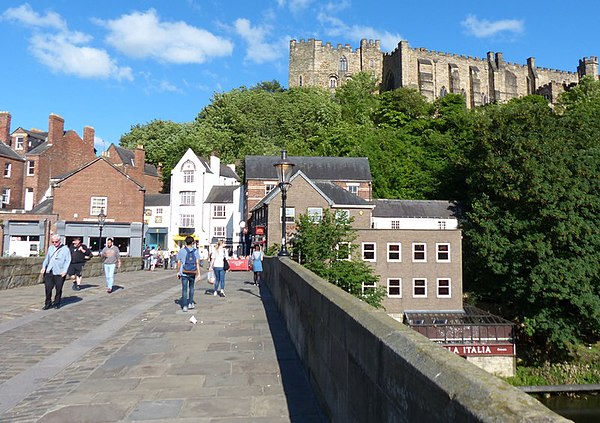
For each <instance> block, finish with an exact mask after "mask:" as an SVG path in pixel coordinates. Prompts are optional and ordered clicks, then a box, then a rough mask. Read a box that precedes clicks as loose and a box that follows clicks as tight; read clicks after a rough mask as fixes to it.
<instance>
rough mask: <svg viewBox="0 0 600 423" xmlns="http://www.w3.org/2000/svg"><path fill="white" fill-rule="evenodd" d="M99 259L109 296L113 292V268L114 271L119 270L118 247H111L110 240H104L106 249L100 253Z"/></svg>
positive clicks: (111, 241)
mask: <svg viewBox="0 0 600 423" xmlns="http://www.w3.org/2000/svg"><path fill="white" fill-rule="evenodd" d="M100 257H101V258H102V264H103V267H104V276H105V277H106V292H108V293H109V294H110V293H111V292H112V290H113V289H112V288H113V283H114V281H115V267H116V269H120V268H121V254H120V251H119V247H117V246H116V245H113V239H112V238H108V239H107V240H106V247H104V248H103V249H102V251H101V252H100Z"/></svg>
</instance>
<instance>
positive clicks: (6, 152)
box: [0, 142, 25, 161]
mask: <svg viewBox="0 0 600 423" xmlns="http://www.w3.org/2000/svg"><path fill="white" fill-rule="evenodd" d="M0 156H2V157H8V158H9V159H15V160H20V161H25V159H24V158H23V157H21V156H20V155H19V153H17V152H16V151H15V150H13V149H12V148H10V146H8V145H6V144H4V143H3V142H0Z"/></svg>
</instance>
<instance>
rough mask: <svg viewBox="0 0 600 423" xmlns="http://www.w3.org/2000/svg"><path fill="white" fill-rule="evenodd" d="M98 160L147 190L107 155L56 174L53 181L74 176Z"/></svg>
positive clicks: (58, 181) (57, 181)
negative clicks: (107, 157)
mask: <svg viewBox="0 0 600 423" xmlns="http://www.w3.org/2000/svg"><path fill="white" fill-rule="evenodd" d="M98 160H103V161H105V162H106V163H108V164H109V165H110V166H112V167H113V168H114V169H115V170H116V171H118V172H119V173H120V174H122V175H123V176H125V178H127V179H129V180H130V181H132V182H133V183H134V184H136V185H137V186H138V187H139V188H140V189H141V190H145V188H144V186H143V185H141V184H140V183H139V182H137V181H136V180H134V179H133V178H132V177H131V176H130V175H128V174H126V173H125V172H123V170H121V169H120V168H119V167H117V166H115V164H114V163H113V162H111V161H110V160H108V159H106V158H105V157H96V158H95V159H94V160H92V161H90V162H87V163H86V164H84V165H83V166H80V167H79V168H78V169H75V170H72V171H70V172H67V173H63V174H62V175H57V176H54V177H52V182H53V183H60V182H61V181H64V180H65V179H67V178H69V177H71V176H73V175H74V174H76V173H77V172H80V171H81V170H83V169H85V168H86V167H88V166H91V165H92V164H94V163H96V162H97V161H98Z"/></svg>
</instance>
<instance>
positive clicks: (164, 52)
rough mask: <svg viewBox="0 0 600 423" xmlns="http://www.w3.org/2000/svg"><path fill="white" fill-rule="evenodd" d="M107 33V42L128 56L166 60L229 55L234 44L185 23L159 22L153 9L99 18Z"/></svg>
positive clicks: (196, 60)
mask: <svg viewBox="0 0 600 423" xmlns="http://www.w3.org/2000/svg"><path fill="white" fill-rule="evenodd" d="M96 22H97V23H99V24H102V25H104V26H105V27H106V28H107V29H108V30H109V31H110V33H109V34H108V36H107V37H106V42H107V43H108V44H110V45H111V46H113V47H114V48H116V49H117V50H119V51H120V52H122V53H123V54H125V55H127V56H129V57H135V58H140V59H144V58H152V59H156V60H159V61H162V62H168V63H177V64H182V63H204V62H205V61H207V60H208V59H210V58H211V57H219V56H229V55H231V53H232V51H233V44H232V43H231V42H230V41H228V40H226V39H224V38H221V37H218V36H215V35H213V34H212V33H210V32H208V31H206V30H204V29H200V28H196V27H193V26H190V25H188V24H187V23H185V22H181V21H179V22H166V21H162V22H161V21H160V20H159V17H158V16H157V14H156V11H155V10H154V9H150V10H148V11H147V12H144V13H141V12H133V13H131V14H129V15H123V16H121V17H120V18H118V19H113V20H108V21H101V20H96Z"/></svg>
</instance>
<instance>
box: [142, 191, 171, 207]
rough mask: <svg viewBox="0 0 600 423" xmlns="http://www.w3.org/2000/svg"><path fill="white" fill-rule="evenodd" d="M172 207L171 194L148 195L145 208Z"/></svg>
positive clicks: (145, 199)
mask: <svg viewBox="0 0 600 423" xmlns="http://www.w3.org/2000/svg"><path fill="white" fill-rule="evenodd" d="M170 205H171V194H146V195H145V196H144V206H146V207H168V206H170Z"/></svg>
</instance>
